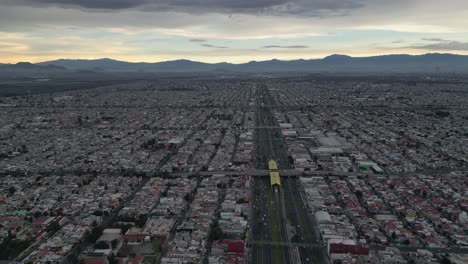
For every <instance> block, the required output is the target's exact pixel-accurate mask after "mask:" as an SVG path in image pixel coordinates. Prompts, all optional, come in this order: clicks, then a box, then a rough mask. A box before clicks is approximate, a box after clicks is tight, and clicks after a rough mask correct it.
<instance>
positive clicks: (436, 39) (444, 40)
mask: <svg viewBox="0 0 468 264" xmlns="http://www.w3.org/2000/svg"><path fill="white" fill-rule="evenodd" d="M422 40H424V41H432V42H450V40H446V39H441V38H423V39H422Z"/></svg>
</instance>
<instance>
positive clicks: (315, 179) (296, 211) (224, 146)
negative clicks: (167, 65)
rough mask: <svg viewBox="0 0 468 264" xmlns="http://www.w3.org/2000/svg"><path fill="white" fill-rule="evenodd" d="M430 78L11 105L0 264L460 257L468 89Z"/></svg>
mask: <svg viewBox="0 0 468 264" xmlns="http://www.w3.org/2000/svg"><path fill="white" fill-rule="evenodd" d="M363 78H364V77H363ZM438 78H439V79H431V78H429V77H421V78H419V79H417V81H411V82H410V81H406V80H404V79H403V80H401V79H392V78H389V79H384V78H375V79H373V78H368V79H367V77H365V78H364V79H360V78H349V79H347V78H344V79H336V80H335V79H333V78H331V77H330V78H325V77H323V78H311V77H303V76H299V77H298V76H293V77H288V78H286V77H281V78H280V77H275V78H273V77H271V76H260V77H258V76H255V77H249V78H247V77H246V78H240V77H239V78H230V77H226V78H209V79H201V78H200V79H197V78H193V79H183V78H181V79H177V78H174V79H171V78H166V79H157V80H144V81H134V82H131V83H128V84H119V85H111V86H105V87H99V88H95V89H88V90H76V91H64V92H55V93H44V94H34V95H24V96H14V97H1V98H0V114H1V116H2V118H1V119H0V174H1V178H0V252H1V253H0V260H2V261H5V263H10V262H11V263H44V264H53V263H65V264H68V263H85V264H97V263H102V264H114V263H121V264H137V263H162V264H185V263H211V264H224V263H226V264H234V263H382V264H392V263H418V264H419V263H421V264H422V263H467V261H468V251H467V247H468V215H467V213H468V191H467V190H468V178H467V175H468V174H467V173H468V170H467V168H468V166H467V164H468V160H467V158H468V144H467V143H468V121H467V120H468V116H467V111H466V106H467V105H468V96H467V93H466V89H467V83H466V82H461V81H459V80H454V79H451V78H455V77H438ZM456 81H457V82H456ZM458 82H461V83H462V84H459V83H458ZM454 83H457V84H454ZM272 165H274V166H272ZM272 179H274V180H272ZM2 263H3V262H2Z"/></svg>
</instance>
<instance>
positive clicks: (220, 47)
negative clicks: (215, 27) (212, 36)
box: [200, 44, 228, 49]
mask: <svg viewBox="0 0 468 264" xmlns="http://www.w3.org/2000/svg"><path fill="white" fill-rule="evenodd" d="M200 46H202V47H206V48H215V49H227V48H228V47H225V46H216V45H211V44H200Z"/></svg>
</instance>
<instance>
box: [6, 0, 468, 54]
mask: <svg viewBox="0 0 468 264" xmlns="http://www.w3.org/2000/svg"><path fill="white" fill-rule="evenodd" d="M467 17H468V2H466V1H464V0H450V1H439V0H410V1H406V0H405V1H403V0H396V1H385V0H372V1H371V0H345V1H343V0H330V1H326V0H291V1H288V0H260V1H250V0H238V1H230V0H199V1H191V0H181V1H169V0H118V1H110V0H101V1H89V0H74V1H72V0H2V1H0V34H1V36H2V37H1V39H0V62H1V63H16V62H19V61H29V62H41V61H49V60H55V59H60V58H67V59H97V58H112V59H117V60H124V61H131V62H158V61H167V60H177V59H189V60H195V61H202V62H233V63H242V62H248V61H251V60H270V59H281V60H292V59H312V58H323V57H326V56H328V55H331V54H346V55H350V56H372V55H383V54H424V53H434V52H437V53H457V54H468V31H467V27H466V25H467V24H468V21H467V20H466V19H467Z"/></svg>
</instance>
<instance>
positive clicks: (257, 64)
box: [0, 53, 468, 73]
mask: <svg viewBox="0 0 468 264" xmlns="http://www.w3.org/2000/svg"><path fill="white" fill-rule="evenodd" d="M32 69H34V70H41V71H55V72H57V71H65V70H68V71H93V72H154V73H164V72H349V73H468V56H464V55H455V54H439V53H431V54H424V55H405V54H402V55H383V56H373V57H350V56H346V55H336V54H335V55H331V56H328V57H325V58H323V59H311V60H303V59H300V60H291V61H283V60H276V59H274V60H268V61H251V62H247V63H241V64H232V63H226V62H223V63H203V62H196V61H190V60H175V61H166V62H155V63H145V62H139V63H134V62H125V61H118V60H112V59H96V60H79V59H77V60H70V59H59V60H54V61H46V62H41V63H37V64H30V63H18V64H0V71H2V70H32Z"/></svg>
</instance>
